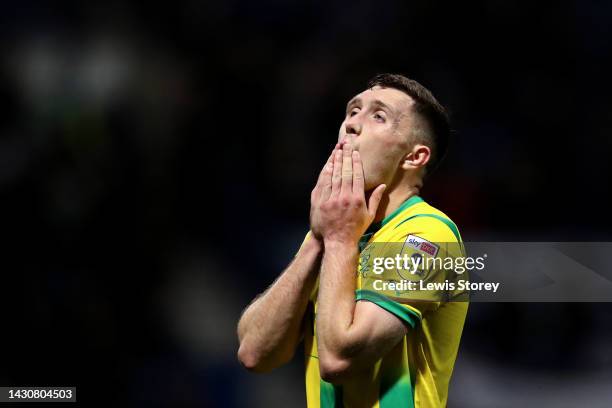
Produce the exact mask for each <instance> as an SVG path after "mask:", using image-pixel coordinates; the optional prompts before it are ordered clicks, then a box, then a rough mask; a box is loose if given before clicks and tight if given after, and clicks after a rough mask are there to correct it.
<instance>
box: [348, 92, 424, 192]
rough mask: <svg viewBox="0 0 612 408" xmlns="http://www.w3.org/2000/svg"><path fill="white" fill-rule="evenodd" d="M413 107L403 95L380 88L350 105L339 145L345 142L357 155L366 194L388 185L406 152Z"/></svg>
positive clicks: (407, 150) (361, 95)
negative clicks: (356, 151)
mask: <svg viewBox="0 0 612 408" xmlns="http://www.w3.org/2000/svg"><path fill="white" fill-rule="evenodd" d="M413 103H414V101H413V100H412V98H410V96H408V95H406V94H405V93H404V92H402V91H399V90H397V89H392V88H381V87H379V86H375V87H374V88H371V89H368V90H366V91H364V92H362V93H360V94H359V95H357V96H355V97H354V98H353V99H351V100H350V101H349V103H348V105H347V109H346V116H345V117H344V121H343V122H342V125H341V126H340V132H339V134H338V141H342V140H345V141H346V142H347V143H351V144H352V145H353V147H354V148H355V150H358V151H359V153H360V155H361V159H362V162H363V171H364V177H365V189H366V191H368V190H371V189H373V188H375V187H376V186H378V185H380V184H382V183H386V184H387V185H388V184H389V183H390V182H391V181H392V180H393V177H394V175H395V173H396V171H397V170H398V169H399V166H400V164H401V162H402V160H403V158H404V157H405V155H406V154H407V153H408V152H409V150H410V148H411V143H410V142H411V137H410V135H411V128H412V126H414V121H413V118H414V115H413V114H412V112H411V107H412V104H413Z"/></svg>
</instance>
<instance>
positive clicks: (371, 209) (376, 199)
mask: <svg viewBox="0 0 612 408" xmlns="http://www.w3.org/2000/svg"><path fill="white" fill-rule="evenodd" d="M386 188H387V186H386V185H385V184H381V185H380V186H378V187H376V189H375V190H374V192H372V194H371V195H370V200H369V201H368V213H369V214H370V216H371V217H372V218H374V217H375V216H376V211H378V205H379V204H380V200H382V196H383V193H384V192H385V189H386Z"/></svg>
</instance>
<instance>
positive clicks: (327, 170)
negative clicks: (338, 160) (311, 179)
mask: <svg viewBox="0 0 612 408" xmlns="http://www.w3.org/2000/svg"><path fill="white" fill-rule="evenodd" d="M339 147H340V145H339V144H338V143H336V146H335V147H334V150H332V152H331V154H330V155H329V157H328V158H327V161H326V162H325V164H324V165H323V168H322V169H321V172H320V173H319V178H318V179H317V184H316V185H315V189H314V193H315V195H316V196H317V197H319V196H321V195H323V196H324V195H325V191H326V190H327V189H329V190H330V191H331V178H332V172H333V169H334V155H335V153H336V150H337V149H338V148H339ZM327 196H328V197H329V192H328V194H327Z"/></svg>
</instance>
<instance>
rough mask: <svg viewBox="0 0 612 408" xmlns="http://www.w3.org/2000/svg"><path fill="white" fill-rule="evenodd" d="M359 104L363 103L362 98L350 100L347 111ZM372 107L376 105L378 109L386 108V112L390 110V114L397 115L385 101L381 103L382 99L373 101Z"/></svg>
mask: <svg viewBox="0 0 612 408" xmlns="http://www.w3.org/2000/svg"><path fill="white" fill-rule="evenodd" d="M357 103H361V98H359V97H358V96H356V97H354V98H353V99H351V100H350V101H349V102H348V103H347V104H346V110H347V111H348V110H349V108H350V107H351V106H352V105H355V104H357ZM372 105H374V106H378V107H381V108H385V109H386V110H388V111H389V112H391V113H395V110H394V109H393V108H392V107H391V106H389V105H387V104H386V103H384V102H383V101H381V100H380V99H374V100H373V101H372Z"/></svg>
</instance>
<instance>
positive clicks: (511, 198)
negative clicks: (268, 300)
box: [0, 0, 612, 407]
mask: <svg viewBox="0 0 612 408" xmlns="http://www.w3.org/2000/svg"><path fill="white" fill-rule="evenodd" d="M0 22H1V24H0V32H1V36H0V44H1V50H2V65H1V66H0V104H1V109H0V115H1V120H0V126H1V135H0V217H1V218H0V228H1V230H2V231H3V234H2V235H3V236H4V242H5V244H3V251H2V263H1V264H0V267H1V272H2V292H1V299H2V303H1V309H0V310H1V312H0V313H1V316H2V319H1V320H0V321H1V323H2V329H1V338H2V343H1V345H2V351H3V352H2V360H1V362H0V385H7V386H8V385H76V386H77V387H78V393H77V395H78V399H79V400H80V403H81V405H86V406H90V405H104V406H114V405H120V406H128V405H130V406H150V405H153V406H201V407H216V406H223V407H269V406H296V407H299V406H304V404H305V397H304V386H303V383H304V381H303V372H302V370H303V359H302V356H301V353H300V351H298V353H297V354H296V358H295V360H294V362H293V363H292V364H290V365H288V366H286V367H284V368H281V369H279V370H277V371H276V372H274V373H272V374H269V375H266V376H256V375H252V374H248V373H246V372H245V371H243V370H242V369H241V368H240V366H239V364H238V363H237V361H236V359H235V351H236V348H237V341H236V338H235V325H236V322H237V319H238V317H239V315H240V312H241V310H242V309H243V308H244V307H245V306H246V305H247V303H248V302H249V301H250V300H251V299H252V297H253V296H255V295H256V294H257V293H259V292H261V291H262V290H264V289H265V287H266V286H267V285H268V284H269V283H271V281H272V280H273V279H274V277H275V276H277V275H278V273H279V272H280V271H281V270H282V268H283V267H284V266H285V265H286V264H287V263H288V261H289V260H290V259H291V257H292V255H293V254H294V252H295V251H296V249H297V247H298V246H299V244H300V243H301V240H302V238H303V235H304V234H305V232H306V231H307V229H308V209H309V194H310V190H311V189H312V187H313V185H314V181H315V179H316V175H317V173H318V171H319V168H320V167H321V166H322V163H323V162H324V160H325V158H326V157H327V155H328V152H329V151H330V149H331V148H332V147H333V144H334V143H335V139H336V137H337V131H338V127H339V125H340V123H341V121H342V116H343V111H344V106H345V104H346V101H347V100H348V99H350V98H351V97H352V96H353V95H354V94H356V93H358V92H360V91H362V90H363V89H364V87H365V84H366V82H367V80H368V79H369V78H370V77H371V76H373V75H374V74H376V73H379V72H400V73H404V74H406V75H408V76H410V77H412V78H414V79H417V80H418V81H420V82H421V83H423V84H424V85H426V86H427V87H429V88H430V89H431V90H432V91H433V92H434V94H435V95H436V96H437V97H438V99H439V100H440V101H441V102H442V103H443V104H445V105H446V106H448V108H449V109H450V111H451V114H452V120H453V127H454V129H455V130H456V138H455V141H454V144H453V146H452V150H451V152H450V155H449V157H448V160H447V161H446V163H445V164H444V165H443V167H442V168H441V169H440V170H439V171H438V172H437V173H436V174H435V175H434V176H433V177H432V179H431V180H430V182H429V184H428V185H427V186H426V189H425V191H424V192H423V194H422V196H423V197H424V198H425V199H426V200H428V201H429V202H430V203H431V204H433V205H434V206H436V207H439V208H440V209H442V210H443V211H445V212H446V213H447V214H448V215H449V216H451V217H452V218H453V219H454V220H455V221H456V222H457V223H458V225H459V226H460V228H461V230H462V233H463V237H464V239H465V240H466V241H476V240H505V241H512V240H516V241H518V240H523V241H529V240H532V241H538V240H546V241H610V240H611V238H612V237H611V235H612V234H611V229H610V227H611V226H612V222H611V220H610V217H609V212H608V209H609V208H610V200H609V198H608V193H609V191H610V175H611V173H612V172H611V170H612V166H611V164H610V153H611V152H612V142H611V140H612V137H611V136H610V135H611V131H612V99H611V98H610V84H611V83H612V81H610V80H609V78H608V75H609V72H610V71H611V70H612V55H611V52H612V33H611V29H612V5H611V4H609V3H606V2H602V1H593V0H587V1H574V2H563V1H562V2H559V1H554V2H553V1H544V2H522V3H515V2H509V1H503V0H496V1H475V2H440V1H416V2H405V1H399V0H396V1H376V2H365V1H336V2H324V1H309V2H301V3H290V2H284V1H279V0H264V1H258V2H252V1H246V0H230V1H222V2H209V1H186V2H163V3H162V2H160V3H155V2H150V3H149V4H146V5H129V4H126V3H124V2H119V1H97V0H95V1H87V2H77V1H73V2H65V3H59V2H49V3H40V2H35V1H28V0H22V1H20V2H15V1H7V2H3V3H2V8H1V13H0ZM611 314H612V307H611V305H610V304H606V303H581V304H473V305H472V306H471V312H470V314H469V317H468V321H467V323H466V327H465V332H464V337H463V340H462V346H461V350H460V355H459V359H458V362H457V364H456V367H455V374H454V377H453V382H452V386H451V393H450V402H449V406H451V407H515V406H517V405H518V406H526V407H543V406H555V407H576V406H589V407H609V406H612V391H611V390H610V388H609V385H610V384H611V381H612V326H611V325H610V316H611Z"/></svg>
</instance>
